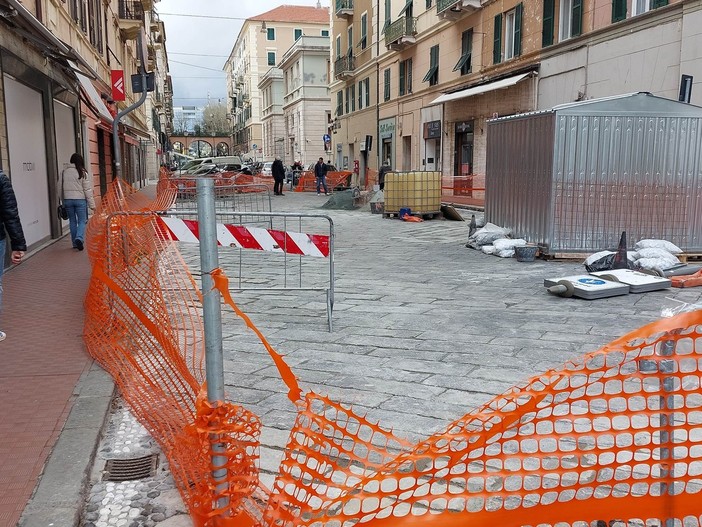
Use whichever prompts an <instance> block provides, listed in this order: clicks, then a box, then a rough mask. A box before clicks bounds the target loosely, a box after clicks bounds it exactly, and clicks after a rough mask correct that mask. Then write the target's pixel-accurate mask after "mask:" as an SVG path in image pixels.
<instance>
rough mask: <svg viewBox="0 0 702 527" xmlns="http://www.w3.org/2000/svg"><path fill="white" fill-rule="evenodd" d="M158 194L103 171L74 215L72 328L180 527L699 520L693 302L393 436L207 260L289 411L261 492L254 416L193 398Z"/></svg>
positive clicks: (192, 336)
mask: <svg viewBox="0 0 702 527" xmlns="http://www.w3.org/2000/svg"><path fill="white" fill-rule="evenodd" d="M160 199H162V200H163V202H166V201H167V198H160ZM159 208H160V203H155V204H154V203H149V202H148V200H145V199H144V198H143V197H142V196H141V195H140V194H137V193H135V192H134V191H133V190H132V189H131V188H129V187H128V186H127V185H126V184H124V183H120V182H115V183H113V185H112V186H111V188H110V190H109V193H108V194H107V196H106V197H105V198H104V199H103V202H102V205H101V207H100V208H99V211H98V213H97V214H96V215H95V216H94V217H93V218H92V219H91V222H90V225H89V229H88V232H89V234H88V249H89V255H90V258H91V262H92V265H93V275H92V279H91V283H90V288H89V291H88V295H87V298H86V327H85V339H86V342H87V345H88V349H89V351H90V353H91V354H92V355H93V356H95V357H96V359H97V360H99V361H100V362H101V363H102V364H103V365H104V367H105V368H106V369H107V370H108V371H109V372H110V373H111V374H112V376H113V377H114V378H115V381H116V382H117V384H118V385H119V388H120V389H121V391H122V394H123V396H124V398H125V400H126V401H127V402H128V403H129V405H130V406H131V408H132V410H133V411H134V413H135V415H136V416H137V417H138V418H139V420H140V421H141V422H142V423H143V424H144V425H145V426H146V428H147V429H148V430H149V432H150V433H151V434H152V435H153V437H154V438H155V439H156V440H157V441H158V442H159V444H160V445H161V447H162V448H163V451H164V453H165V455H166V456H167V458H168V459H169V462H170V469H171V471H172V473H173V476H174V478H175V481H176V483H177V485H178V488H179V490H180V492H181V494H182V496H183V498H184V500H185V502H186V504H187V505H188V507H189V510H190V512H191V514H192V516H193V519H194V523H195V525H197V526H230V525H236V526H286V527H287V526H302V525H305V526H329V527H341V526H351V525H355V524H357V523H362V524H368V525H371V526H374V527H377V526H383V525H388V526H389V525H393V526H395V525H402V526H408V525H420V524H421V525H437V526H438V525H440V526H442V527H453V526H456V527H458V526H463V525H471V526H473V525H478V526H491V527H492V526H494V525H499V526H517V525H534V526H535V525H554V526H556V525H558V526H559V527H561V526H566V525H572V526H583V527H584V526H585V525H588V524H592V525H595V523H594V522H597V523H596V524H597V525H598V527H600V526H605V525H607V524H609V525H615V524H618V523H619V522H621V525H622V526H624V525H626V524H627V523H629V524H636V525H638V524H640V525H642V526H644V525H654V524H658V523H660V522H662V521H664V520H667V519H671V520H674V522H673V523H671V525H680V526H681V527H682V526H685V527H689V526H699V525H701V524H702V505H701V503H702V500H701V498H702V494H701V491H702V391H701V389H700V379H701V373H702V312H701V311H695V312H691V313H684V314H680V315H677V316H675V317H673V318H668V319H662V320H660V321H658V322H655V323H652V324H649V325H647V326H644V327H643V328H640V329H639V330H637V331H635V332H633V333H631V334H629V335H627V336H625V337H622V338H620V339H618V340H616V341H614V342H612V343H610V344H608V345H607V346H604V347H603V348H602V349H600V350H598V351H596V352H593V353H590V354H588V355H586V356H584V357H582V358H580V359H578V360H574V361H570V362H567V363H566V364H565V365H564V366H563V367H561V368H559V369H554V370H550V371H547V372H544V373H543V374H541V375H537V376H535V377H533V378H531V379H530V380H528V381H525V382H523V383H521V384H519V385H517V386H515V387H513V388H512V389H511V390H509V391H508V392H506V393H504V394H502V395H500V396H497V397H495V398H494V399H493V400H491V401H490V402H488V403H486V404H485V405H483V406H481V407H480V408H477V409H475V410H473V411H471V412H469V413H467V414H466V415H464V416H462V417H460V418H459V419H457V420H456V421H454V422H453V423H451V424H450V425H449V426H447V427H446V428H445V429H444V430H442V431H440V432H438V433H436V434H434V435H432V436H431V437H429V438H427V439H426V440H424V441H421V442H419V443H418V444H410V443H408V442H407V441H405V440H403V439H402V438H399V437H396V436H395V435H394V434H393V433H392V432H390V431H388V430H385V429H384V428H383V427H382V426H381V425H379V424H377V423H374V422H371V421H369V420H368V419H366V418H365V417H364V416H362V415H358V414H357V413H355V412H354V411H353V410H352V409H351V408H350V406H347V405H344V404H342V403H340V402H337V401H333V400H330V399H328V398H326V397H324V396H322V395H318V394H316V393H314V392H311V391H306V390H303V389H301V388H300V386H299V385H298V382H297V379H296V378H295V375H294V374H293V372H292V370H291V369H290V368H289V367H288V366H287V364H285V362H284V359H283V357H281V356H280V355H278V354H277V353H276V352H275V350H274V349H273V348H272V347H271V346H270V345H269V344H268V342H267V341H266V340H265V337H264V336H263V335H262V334H261V332H260V331H259V330H258V329H257V328H256V327H255V326H254V325H253V324H252V323H251V321H250V320H248V318H247V317H246V315H244V314H243V313H241V311H240V310H239V309H238V307H236V305H235V304H234V302H233V301H232V299H231V297H230V296H229V291H228V286H227V279H226V277H225V276H224V275H223V274H222V273H221V272H220V271H219V270H215V271H213V272H212V276H213V279H214V282H215V284H216V285H215V286H216V287H217V289H218V290H219V291H220V293H221V294H222V296H223V298H224V300H225V302H226V303H228V304H229V305H230V306H231V307H232V309H234V310H235V311H236V312H237V313H238V314H239V316H241V317H242V318H243V319H244V320H245V321H246V323H247V324H248V325H249V327H250V328H251V329H252V330H253V331H254V332H256V334H257V335H258V336H259V337H260V338H261V341H262V342H263V344H264V346H266V348H267V349H268V351H269V353H270V355H271V358H272V359H273V361H274V362H275V364H276V366H277V367H278V371H279V372H280V375H281V377H282V379H283V380H284V381H285V383H286V385H287V386H288V390H289V392H288V396H289V398H290V400H291V401H293V402H294V403H295V404H296V406H297V408H298V415H297V419H296V422H295V425H294V427H293V429H292V430H291V433H290V437H289V441H288V445H287V448H286V453H285V457H284V459H283V461H282V463H281V465H280V469H279V473H280V474H279V476H278V477H277V479H276V481H275V483H274V486H273V488H272V489H270V490H268V489H265V488H262V486H261V485H260V483H259V479H258V448H259V433H260V429H261V423H260V420H259V419H258V418H257V417H256V416H255V415H253V414H252V413H251V412H249V411H247V410H246V409H244V408H243V407H241V406H238V405H236V404H233V403H230V402H219V403H216V404H209V403H207V402H206V401H205V397H204V390H203V380H204V373H203V358H204V357H203V355H204V352H203V349H204V347H203V340H202V321H201V319H200V300H201V293H200V291H198V289H197V287H196V284H195V282H194V280H193V278H192V276H191V275H190V273H189V272H188V270H187V268H186V266H185V263H184V262H183V260H182V259H181V257H180V255H179V253H178V250H177V246H176V244H175V243H173V242H169V241H167V240H159V238H158V236H156V231H155V230H156V226H155V223H154V221H153V215H152V214H150V211H152V210H157V209H159ZM359 381H360V379H359ZM212 442H218V443H220V444H223V446H224V453H223V454H222V455H224V456H225V457H226V459H227V463H226V466H227V469H228V474H227V478H226V479H225V480H224V481H218V480H215V479H214V478H213V476H212V473H211V471H212V464H211V459H210V458H211V456H212V454H213V450H212V446H211V444H212ZM218 452H219V451H218Z"/></svg>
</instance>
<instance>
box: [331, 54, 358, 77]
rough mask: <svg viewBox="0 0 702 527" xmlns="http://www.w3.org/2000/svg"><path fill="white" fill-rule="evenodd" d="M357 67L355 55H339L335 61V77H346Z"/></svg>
mask: <svg viewBox="0 0 702 527" xmlns="http://www.w3.org/2000/svg"><path fill="white" fill-rule="evenodd" d="M355 69H356V57H354V56H353V55H344V56H343V57H339V58H338V59H336V61H335V62H334V76H335V77H346V76H350V75H352V74H353V70H355Z"/></svg>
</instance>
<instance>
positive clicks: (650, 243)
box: [635, 239, 682, 254]
mask: <svg viewBox="0 0 702 527" xmlns="http://www.w3.org/2000/svg"><path fill="white" fill-rule="evenodd" d="M635 248H636V250H637V251H639V250H641V249H649V248H657V249H665V250H666V251H668V252H669V253H670V254H680V253H682V249H681V248H680V247H678V246H677V245H675V244H674V243H671V242H669V241H667V240H651V239H648V240H639V241H638V242H636V245H635Z"/></svg>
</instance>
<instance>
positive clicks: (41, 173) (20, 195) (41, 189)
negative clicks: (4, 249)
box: [4, 75, 51, 246]
mask: <svg viewBox="0 0 702 527" xmlns="http://www.w3.org/2000/svg"><path fill="white" fill-rule="evenodd" d="M4 81H5V111H6V114H7V142H8V147H9V151H10V175H11V177H12V186H13V188H14V191H15V195H16V196H17V205H18V207H19V213H20V218H21V219H22V228H23V230H24V237H25V239H26V240H27V245H30V246H31V245H33V244H35V243H38V242H40V241H42V240H44V239H49V238H50V237H51V217H50V216H49V209H50V207H49V184H48V183H49V182H48V179H47V173H48V170H47V162H46V144H45V142H44V141H45V139H44V138H45V135H44V112H43V105H42V94H41V92H39V91H37V90H34V89H32V88H29V87H28V86H26V85H24V84H22V83H20V82H17V81H16V80H15V79H13V78H12V77H10V76H9V75H5V76H4Z"/></svg>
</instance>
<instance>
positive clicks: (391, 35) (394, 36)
mask: <svg viewBox="0 0 702 527" xmlns="http://www.w3.org/2000/svg"><path fill="white" fill-rule="evenodd" d="M416 35H417V19H416V18H415V17H402V18H399V19H397V20H395V21H394V22H393V23H392V24H390V25H389V26H388V28H387V29H386V30H385V45H386V46H387V47H391V46H392V45H393V44H398V43H400V41H402V40H403V39H404V38H405V37H408V38H409V39H410V40H411V42H407V43H413V42H414V37H415V36H416Z"/></svg>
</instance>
